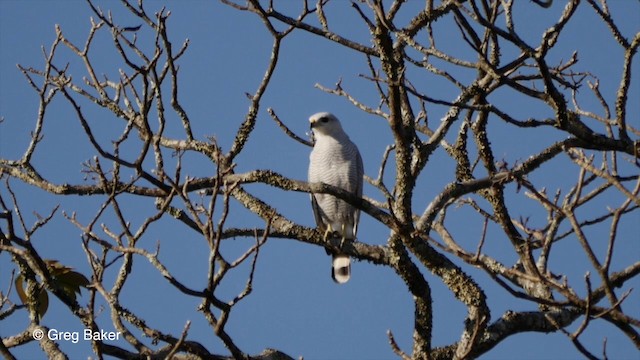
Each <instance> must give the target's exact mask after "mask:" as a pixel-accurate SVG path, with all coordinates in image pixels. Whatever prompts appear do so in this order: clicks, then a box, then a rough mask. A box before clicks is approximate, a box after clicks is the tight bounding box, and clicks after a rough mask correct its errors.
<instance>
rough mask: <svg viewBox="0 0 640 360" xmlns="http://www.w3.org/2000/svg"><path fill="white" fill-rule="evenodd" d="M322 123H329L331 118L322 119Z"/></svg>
mask: <svg viewBox="0 0 640 360" xmlns="http://www.w3.org/2000/svg"><path fill="white" fill-rule="evenodd" d="M320 121H322V122H323V123H328V122H329V118H326V117H323V118H322V119H320Z"/></svg>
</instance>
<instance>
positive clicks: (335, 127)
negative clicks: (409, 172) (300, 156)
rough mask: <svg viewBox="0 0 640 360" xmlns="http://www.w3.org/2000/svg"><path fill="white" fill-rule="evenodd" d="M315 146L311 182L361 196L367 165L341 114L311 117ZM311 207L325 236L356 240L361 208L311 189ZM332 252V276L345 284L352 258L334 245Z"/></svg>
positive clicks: (342, 242) (324, 114)
mask: <svg viewBox="0 0 640 360" xmlns="http://www.w3.org/2000/svg"><path fill="white" fill-rule="evenodd" d="M309 122H310V128H311V136H312V139H313V150H311V154H310V155H309V182H310V183H313V182H322V183H325V184H328V185H333V186H336V187H339V188H341V189H343V190H346V191H348V192H351V193H352V194H354V195H356V196H358V197H361V196H362V183H363V174H364V168H363V164H362V157H361V156H360V151H359V150H358V147H357V146H356V145H355V144H354V143H353V142H352V141H351V139H349V136H348V135H347V134H346V133H345V132H344V130H343V129H342V125H341V124H340V121H339V120H338V118H337V117H336V116H335V115H333V114H331V113H328V112H319V113H316V114H313V115H311V117H309ZM310 195H311V207H312V209H313V215H314V218H315V221H316V225H317V228H318V230H319V231H320V232H322V233H323V234H324V240H325V241H327V240H328V239H329V238H330V237H336V238H337V237H340V238H341V242H340V248H342V246H343V245H344V242H345V241H346V240H351V241H352V240H355V239H356V234H357V231H358V222H359V220H360V210H359V209H358V208H356V207H354V206H353V205H350V204H349V203H347V202H346V201H344V200H340V199H338V198H337V197H335V196H333V195H329V194H314V193H311V194H310ZM327 254H330V255H332V262H331V278H332V279H333V281H335V282H336V283H338V284H344V283H346V282H347V281H349V279H350V278H351V259H350V258H349V256H347V255H346V254H344V253H343V252H341V251H339V250H335V249H331V250H327Z"/></svg>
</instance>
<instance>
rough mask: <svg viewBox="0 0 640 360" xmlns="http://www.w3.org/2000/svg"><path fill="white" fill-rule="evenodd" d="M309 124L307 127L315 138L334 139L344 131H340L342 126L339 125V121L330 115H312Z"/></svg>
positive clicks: (322, 113) (323, 113)
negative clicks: (328, 137)
mask: <svg viewBox="0 0 640 360" xmlns="http://www.w3.org/2000/svg"><path fill="white" fill-rule="evenodd" d="M309 122H310V125H309V127H310V128H311V131H312V132H313V135H314V137H316V138H317V137H318V136H322V135H328V136H334V137H335V136H342V135H344V130H342V125H340V120H338V118H337V117H335V115H333V114H331V113H328V112H319V113H316V114H313V115H311V117H310V118H309Z"/></svg>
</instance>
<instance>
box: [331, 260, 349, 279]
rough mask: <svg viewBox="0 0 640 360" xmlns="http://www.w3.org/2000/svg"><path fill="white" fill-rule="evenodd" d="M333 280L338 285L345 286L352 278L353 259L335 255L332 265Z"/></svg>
mask: <svg viewBox="0 0 640 360" xmlns="http://www.w3.org/2000/svg"><path fill="white" fill-rule="evenodd" d="M331 265H332V266H331V278H332V279H333V281H335V282H337V283H338V284H344V283H346V282H347V281H349V278H351V259H349V257H348V256H347V255H345V254H334V255H333V261H332V264H331Z"/></svg>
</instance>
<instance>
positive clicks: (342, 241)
mask: <svg viewBox="0 0 640 360" xmlns="http://www.w3.org/2000/svg"><path fill="white" fill-rule="evenodd" d="M346 230H347V229H346V225H345V224H344V223H343V224H342V239H341V240H340V249H342V246H343V245H344V241H345V240H346V239H347V237H346V234H347V231H346Z"/></svg>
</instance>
